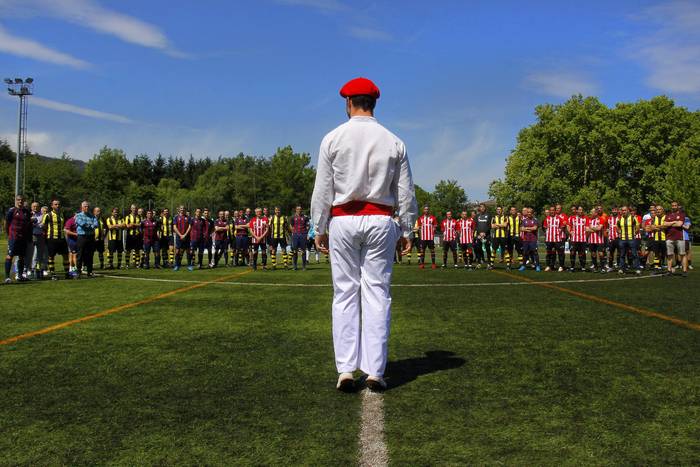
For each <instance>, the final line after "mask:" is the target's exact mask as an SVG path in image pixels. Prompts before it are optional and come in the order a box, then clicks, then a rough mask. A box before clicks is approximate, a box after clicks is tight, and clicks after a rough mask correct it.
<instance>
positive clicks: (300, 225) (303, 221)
mask: <svg viewBox="0 0 700 467" xmlns="http://www.w3.org/2000/svg"><path fill="white" fill-rule="evenodd" d="M290 225H291V226H292V233H295V234H303V235H306V234H308V233H309V225H310V221H309V218H308V216H305V215H304V214H302V215H301V216H297V215H296V214H295V215H293V216H292V218H291V222H290Z"/></svg>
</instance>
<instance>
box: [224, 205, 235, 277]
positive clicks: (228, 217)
mask: <svg viewBox="0 0 700 467" xmlns="http://www.w3.org/2000/svg"><path fill="white" fill-rule="evenodd" d="M235 217H236V211H233V218H235ZM233 218H231V211H229V210H226V211H224V220H225V221H226V227H227V228H226V235H225V237H224V266H227V267H228V249H229V247H230V246H231V239H233V238H234V235H233V229H232V224H233Z"/></svg>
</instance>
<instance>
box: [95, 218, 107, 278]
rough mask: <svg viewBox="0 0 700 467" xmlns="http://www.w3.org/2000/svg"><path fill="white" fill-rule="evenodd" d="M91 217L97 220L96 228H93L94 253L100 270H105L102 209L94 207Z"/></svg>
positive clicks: (104, 230)
mask: <svg viewBox="0 0 700 467" xmlns="http://www.w3.org/2000/svg"><path fill="white" fill-rule="evenodd" d="M92 215H93V216H95V219H96V220H97V227H96V228H95V251H96V252H97V259H98V260H99V261H100V269H104V268H105V235H106V233H107V224H106V223H105V220H104V219H103V218H102V209H101V208H100V207H98V206H95V209H93V210H92Z"/></svg>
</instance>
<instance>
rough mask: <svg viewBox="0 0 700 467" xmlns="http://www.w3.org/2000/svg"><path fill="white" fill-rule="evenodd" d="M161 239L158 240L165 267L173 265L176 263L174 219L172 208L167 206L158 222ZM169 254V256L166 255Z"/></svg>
mask: <svg viewBox="0 0 700 467" xmlns="http://www.w3.org/2000/svg"><path fill="white" fill-rule="evenodd" d="M158 226H159V228H160V239H159V240H158V243H159V244H160V245H159V250H160V254H161V259H162V264H163V267H164V268H170V267H173V265H174V263H175V249H174V247H173V220H172V219H171V218H170V209H168V208H165V209H163V212H162V213H161V215H160V219H159V222H158ZM166 255H167V256H166Z"/></svg>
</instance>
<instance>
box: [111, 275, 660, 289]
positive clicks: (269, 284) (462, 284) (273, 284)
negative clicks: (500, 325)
mask: <svg viewBox="0 0 700 467" xmlns="http://www.w3.org/2000/svg"><path fill="white" fill-rule="evenodd" d="M99 276H100V277H106V278H108V279H124V280H131V281H146V282H166V283H174V284H199V283H202V282H207V281H196V280H187V279H157V278H154V277H131V276H114V275H109V274H100V275H99ZM657 277H662V276H632V277H611V278H609V279H570V280H563V281H536V282H521V281H518V282H455V283H437V284H431V283H423V284H391V286H392V287H487V286H499V285H508V286H510V285H538V284H583V283H588V282H613V281H632V280H638V279H653V278H657ZM211 285H252V286H264V287H332V286H333V284H327V283H326V284H304V283H281V282H233V281H222V282H214V283H212V284H211Z"/></svg>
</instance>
